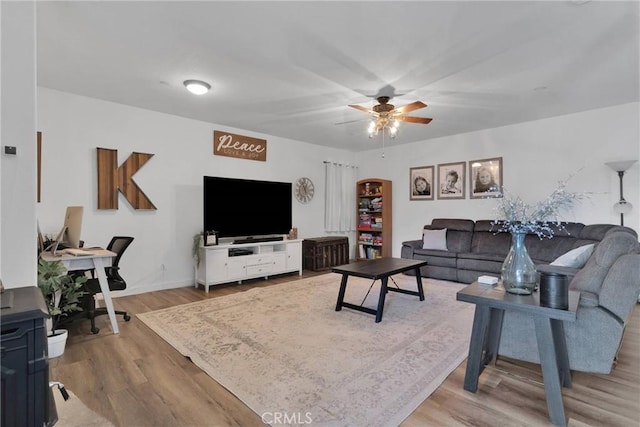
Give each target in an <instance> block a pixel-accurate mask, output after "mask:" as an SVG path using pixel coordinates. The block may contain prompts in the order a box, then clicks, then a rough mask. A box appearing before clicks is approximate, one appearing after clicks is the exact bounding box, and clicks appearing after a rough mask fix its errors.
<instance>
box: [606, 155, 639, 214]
mask: <svg viewBox="0 0 640 427" xmlns="http://www.w3.org/2000/svg"><path fill="white" fill-rule="evenodd" d="M635 162H637V160H622V161H619V162H608V163H605V164H606V165H607V166H609V167H610V168H611V169H613V170H614V171H616V172H618V177H619V178H620V201H618V202H617V203H616V204H615V205H613V211H614V212H615V213H619V214H620V225H624V214H628V213H629V212H631V209H633V206H632V205H631V203H629V202H627V201H626V200H625V199H624V196H623V195H622V177H623V176H624V171H626V170H627V169H629V168H630V167H631V165H633V164H634V163H635Z"/></svg>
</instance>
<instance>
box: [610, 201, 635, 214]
mask: <svg viewBox="0 0 640 427" xmlns="http://www.w3.org/2000/svg"><path fill="white" fill-rule="evenodd" d="M632 209H633V205H632V204H631V203H629V202H627V201H626V200H624V199H622V200H620V201H619V202H618V203H616V204H615V205H613V211H614V212H615V213H617V214H625V215H627V214H629V213H631V210H632Z"/></svg>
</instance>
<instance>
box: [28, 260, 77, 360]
mask: <svg viewBox="0 0 640 427" xmlns="http://www.w3.org/2000/svg"><path fill="white" fill-rule="evenodd" d="M86 281H87V278H86V277H85V276H83V275H75V276H71V275H68V274H67V269H66V268H65V266H64V265H63V264H62V262H61V261H45V260H43V259H41V260H39V261H38V287H39V288H40V291H41V292H42V295H43V296H44V299H45V302H46V304H47V308H48V309H49V315H50V316H51V317H50V322H47V323H48V325H47V338H48V341H49V357H50V358H52V357H58V356H61V355H62V353H64V347H65V343H66V341H67V335H68V332H67V330H65V329H58V325H59V323H60V321H61V320H63V319H64V318H65V317H67V316H69V314H70V313H73V312H77V311H81V310H82V307H81V304H80V303H81V301H80V298H81V297H82V296H83V295H85V294H87V292H85V291H84V290H83V285H84V283H85V282H86ZM49 323H50V326H49Z"/></svg>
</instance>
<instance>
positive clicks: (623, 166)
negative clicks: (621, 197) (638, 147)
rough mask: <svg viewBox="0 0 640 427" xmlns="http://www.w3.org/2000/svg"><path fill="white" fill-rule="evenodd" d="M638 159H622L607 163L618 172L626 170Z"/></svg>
mask: <svg viewBox="0 0 640 427" xmlns="http://www.w3.org/2000/svg"><path fill="white" fill-rule="evenodd" d="M635 162H637V160H621V161H619V162H607V163H605V165H607V166H609V167H610V168H611V169H613V170H614V171H616V172H624V171H626V170H627V169H629V168H630V167H631V165H633V164H634V163H635Z"/></svg>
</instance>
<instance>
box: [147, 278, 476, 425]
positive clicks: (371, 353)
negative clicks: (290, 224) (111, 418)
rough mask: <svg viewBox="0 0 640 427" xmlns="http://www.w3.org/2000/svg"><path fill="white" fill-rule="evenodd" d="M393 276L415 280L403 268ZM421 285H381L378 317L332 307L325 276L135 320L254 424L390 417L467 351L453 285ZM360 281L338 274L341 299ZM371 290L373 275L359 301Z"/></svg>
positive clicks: (425, 392)
mask: <svg viewBox="0 0 640 427" xmlns="http://www.w3.org/2000/svg"><path fill="white" fill-rule="evenodd" d="M393 278H394V279H395V281H396V282H397V284H398V285H399V286H400V287H401V288H404V289H411V290H415V289H416V284H415V277H412V276H404V275H397V276H394V277H393ZM423 283H424V289H425V301H422V302H421V301H420V300H419V299H418V297H417V296H412V295H406V294H401V293H397V292H389V293H388V294H387V298H386V302H385V308H384V315H383V318H382V322H381V323H375V321H374V320H375V318H374V316H373V315H370V314H367V313H362V312H359V311H355V310H350V309H348V308H343V309H342V311H339V312H336V311H335V304H336V299H337V296H338V290H339V287H340V276H339V275H337V274H334V273H329V274H325V275H321V276H316V277H313V278H308V279H302V280H299V281H296V282H289V283H283V284H280V285H274V286H270V287H266V288H255V289H251V290H249V291H247V292H241V293H236V294H233V295H227V296H223V297H218V298H212V299H209V300H206V301H200V302H196V303H190V304H185V305H180V306H176V307H171V308H168V309H164V310H158V311H154V312H149V313H143V314H138V317H139V318H140V319H141V320H142V321H143V322H144V323H145V324H146V325H147V326H149V327H150V328H151V329H153V330H154V331H155V332H156V333H157V334H159V335H160V336H161V337H162V338H164V339H165V340H166V341H167V342H168V343H170V344H171V345H172V346H173V347H175V348H176V349H177V350H178V351H179V352H180V353H182V354H183V355H185V356H187V357H189V358H191V360H192V361H193V363H195V364H196V365H197V366H198V367H200V368H201V369H203V370H204V371H205V372H207V374H209V375H210V376H211V377H212V378H213V379H215V380H216V381H218V382H219V383H220V384H222V385H223V386H224V387H226V388H227V389H228V390H229V391H231V392H232V393H233V394H235V395H236V396H237V397H238V398H239V399H240V400H242V401H243V402H244V403H245V404H246V405H247V406H249V407H250V408H251V409H252V410H253V411H255V412H256V413H257V414H258V415H260V416H261V417H262V419H263V421H265V422H266V423H273V424H287V423H288V424H301V423H305V424H311V423H312V424H313V425H314V426H356V425H359V426H364V425H367V426H393V425H398V424H400V423H401V422H402V420H404V419H405V418H406V417H407V416H409V415H410V414H411V412H413V410H414V409H415V408H417V407H418V406H419V405H420V403H421V402H423V401H424V400H425V399H426V398H427V397H428V396H429V395H430V394H431V393H432V392H433V391H434V390H435V389H436V388H437V387H438V386H439V385H440V384H441V383H442V382H443V381H444V380H445V378H446V377H447V376H448V375H449V374H450V373H451V372H452V371H453V370H454V369H455V368H456V367H457V366H458V365H459V364H460V363H461V362H462V361H463V360H464V359H465V358H466V356H467V352H468V347H469V337H470V335H471V326H472V322H473V309H474V306H473V305H472V304H466V303H462V302H458V301H456V297H455V295H456V292H457V291H458V290H460V289H462V288H463V287H464V286H465V285H461V284H458V283H452V282H445V281H439V280H432V279H425V280H424V281H423ZM389 284H390V286H391V285H393V282H391V281H389ZM370 286H371V281H370V280H366V279H358V278H350V279H349V282H348V286H347V293H346V296H345V302H351V303H355V304H360V303H361V302H362V301H363V299H364V298H365V295H366V294H367V291H368V289H369V287H370ZM378 291H379V282H376V284H375V285H374V286H373V289H371V292H370V294H369V295H368V297H367V298H366V300H365V302H364V305H365V306H368V307H371V308H375V306H376V305H377V300H378Z"/></svg>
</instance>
